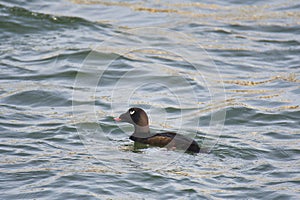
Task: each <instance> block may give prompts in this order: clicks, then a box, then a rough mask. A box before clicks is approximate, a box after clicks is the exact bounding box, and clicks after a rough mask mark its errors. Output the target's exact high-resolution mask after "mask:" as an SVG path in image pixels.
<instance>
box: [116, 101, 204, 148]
mask: <svg viewBox="0 0 300 200" xmlns="http://www.w3.org/2000/svg"><path fill="white" fill-rule="evenodd" d="M114 120H115V121H117V122H127V123H130V124H132V125H133V126H134V133H133V134H132V135H131V136H130V137H129V139H131V140H133V141H135V142H139V143H142V144H149V145H151V146H157V147H167V148H168V149H179V150H185V151H186V152H192V153H199V152H200V147H199V145H198V143H197V142H196V141H195V140H193V139H191V138H188V137H185V136H183V135H180V134H177V133H174V132H163V133H156V134H152V133H150V129H149V120H148V116H147V114H146V112H145V111H144V110H143V109H141V108H136V107H134V108H130V109H129V110H128V111H127V112H126V113H123V114H121V115H120V116H119V117H116V118H114Z"/></svg>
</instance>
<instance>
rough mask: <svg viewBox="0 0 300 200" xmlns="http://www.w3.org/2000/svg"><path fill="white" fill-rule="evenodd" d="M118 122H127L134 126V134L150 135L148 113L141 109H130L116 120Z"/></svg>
mask: <svg viewBox="0 0 300 200" xmlns="http://www.w3.org/2000/svg"><path fill="white" fill-rule="evenodd" d="M114 120H115V121H117V122H127V123H129V124H132V125H133V126H134V134H138V133H149V132H150V130H149V120H148V116H147V114H146V112H145V111H144V110H143V109H141V108H136V107H133V108H129V110H128V111H127V112H126V113H123V114H121V115H120V116H119V117H116V118H114Z"/></svg>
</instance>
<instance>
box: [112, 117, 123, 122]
mask: <svg viewBox="0 0 300 200" xmlns="http://www.w3.org/2000/svg"><path fill="white" fill-rule="evenodd" d="M114 120H115V121H116V122H120V121H122V119H121V118H120V117H116V118H114Z"/></svg>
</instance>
